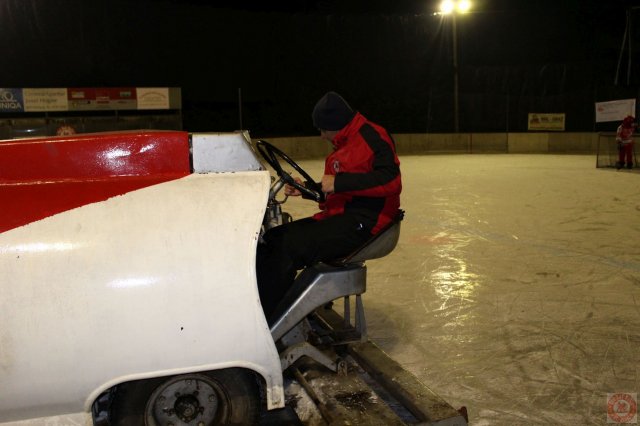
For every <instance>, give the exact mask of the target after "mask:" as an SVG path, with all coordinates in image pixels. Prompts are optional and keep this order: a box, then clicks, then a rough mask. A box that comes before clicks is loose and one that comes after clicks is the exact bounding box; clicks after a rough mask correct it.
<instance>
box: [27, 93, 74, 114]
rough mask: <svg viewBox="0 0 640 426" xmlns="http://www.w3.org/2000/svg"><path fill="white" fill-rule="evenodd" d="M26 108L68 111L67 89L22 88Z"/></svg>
mask: <svg viewBox="0 0 640 426" xmlns="http://www.w3.org/2000/svg"><path fill="white" fill-rule="evenodd" d="M22 98H23V101H24V110H25V111H26V112H37V111H68V110H69V103H68V102H67V89H66V88H64V87H63V88H55V89H22Z"/></svg>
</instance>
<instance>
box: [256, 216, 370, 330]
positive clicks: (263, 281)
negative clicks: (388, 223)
mask: <svg viewBox="0 0 640 426" xmlns="http://www.w3.org/2000/svg"><path fill="white" fill-rule="evenodd" d="M371 226H372V225H371V220H370V219H368V218H366V217H362V216H359V215H355V214H343V215H338V216H331V217H329V218H327V219H324V220H315V219H312V218H305V219H300V220H297V221H294V222H290V223H287V224H284V225H281V226H278V227H275V228H272V229H270V230H269V231H267V232H266V233H265V235H264V243H261V244H258V253H257V260H256V272H257V275H258V290H259V291H260V301H261V302H262V307H263V309H264V312H265V315H266V317H267V319H269V317H270V316H271V314H272V313H273V311H274V309H275V308H276V306H277V305H278V303H279V302H280V300H282V298H283V297H284V295H285V294H286V293H287V290H288V289H289V288H290V287H291V285H292V284H293V281H294V279H295V276H296V273H297V271H298V270H300V269H303V268H304V267H306V266H310V265H313V264H315V263H317V262H321V261H328V260H333V259H339V258H341V257H344V256H347V255H348V254H350V253H352V252H353V251H354V250H355V249H357V248H358V247H360V246H361V245H362V244H364V242H366V241H367V240H368V239H369V237H371V232H370V230H371Z"/></svg>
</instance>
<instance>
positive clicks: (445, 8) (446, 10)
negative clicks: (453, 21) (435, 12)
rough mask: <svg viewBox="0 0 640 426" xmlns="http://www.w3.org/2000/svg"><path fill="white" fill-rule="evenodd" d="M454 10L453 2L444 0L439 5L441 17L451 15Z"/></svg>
mask: <svg viewBox="0 0 640 426" xmlns="http://www.w3.org/2000/svg"><path fill="white" fill-rule="evenodd" d="M454 8H455V4H454V2H453V0H444V1H443V2H442V3H440V13H442V14H443V15H448V14H450V13H452V12H453V9H454Z"/></svg>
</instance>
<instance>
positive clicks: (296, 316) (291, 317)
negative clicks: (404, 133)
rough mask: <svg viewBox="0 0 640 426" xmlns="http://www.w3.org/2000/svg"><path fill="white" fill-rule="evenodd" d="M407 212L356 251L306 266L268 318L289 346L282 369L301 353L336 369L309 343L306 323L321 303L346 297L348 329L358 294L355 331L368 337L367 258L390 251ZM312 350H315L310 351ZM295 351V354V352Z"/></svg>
mask: <svg viewBox="0 0 640 426" xmlns="http://www.w3.org/2000/svg"><path fill="white" fill-rule="evenodd" d="M403 219H404V211H403V210H398V212H397V214H396V216H395V217H394V219H393V220H392V221H391V222H390V223H389V224H388V225H387V226H386V227H385V228H383V229H382V230H381V231H380V232H378V233H377V234H376V235H374V236H372V237H371V238H370V239H369V240H368V241H367V242H365V243H364V244H363V245H362V246H360V247H359V248H358V249H357V250H355V251H354V252H353V253H351V254H350V255H348V256H347V257H345V258H342V259H336V260H335V261H331V262H321V263H317V264H315V265H313V266H310V267H308V268H306V269H304V270H303V271H302V272H301V273H300V274H299V275H298V277H297V278H296V280H295V281H294V283H293V285H292V286H291V288H290V289H289V291H288V292H287V294H286V295H285V297H284V298H283V300H282V301H281V302H280V304H279V305H278V306H277V307H276V309H275V311H274V313H273V315H272V316H271V317H270V318H269V327H270V330H271V336H272V337H273V340H274V341H275V342H279V341H280V342H279V343H280V345H281V346H284V347H286V348H287V349H286V350H285V351H284V352H281V362H282V370H283V371H284V370H285V369H286V368H287V367H288V366H289V365H291V364H292V363H293V362H295V360H297V359H298V358H299V357H300V356H302V355H309V356H311V357H312V358H314V359H316V360H318V361H320V362H321V363H323V364H324V365H326V366H327V367H329V368H330V369H332V370H334V371H336V370H337V364H336V363H335V362H334V361H332V360H326V359H325V360H323V359H318V358H322V357H323V355H321V354H318V353H315V352H316V351H317V350H316V349H315V348H309V347H308V344H306V345H304V346H305V348H304V349H301V345H303V344H305V343H306V332H305V331H304V329H305V326H304V325H303V324H304V322H305V319H306V318H307V316H308V315H309V314H311V313H313V312H314V311H315V310H316V309H318V308H319V307H321V306H325V305H327V304H330V303H332V302H333V301H334V300H336V299H339V298H341V297H344V299H345V300H344V321H345V328H348V327H349V326H350V325H351V313H350V310H351V303H350V300H349V296H351V295H355V296H356V312H355V330H356V332H357V335H358V337H359V340H361V341H364V340H366V322H365V317H364V306H363V303H362V297H361V296H362V294H363V293H364V292H365V291H366V287H367V279H366V278H367V277H366V266H365V264H364V263H365V261H366V260H371V259H378V258H381V257H384V256H386V255H388V254H389V253H391V252H392V251H393V249H394V248H395V247H396V245H397V243H398V239H399V238H400V223H401V221H402V220H403ZM309 351H311V352H314V353H309ZM294 352H295V353H294Z"/></svg>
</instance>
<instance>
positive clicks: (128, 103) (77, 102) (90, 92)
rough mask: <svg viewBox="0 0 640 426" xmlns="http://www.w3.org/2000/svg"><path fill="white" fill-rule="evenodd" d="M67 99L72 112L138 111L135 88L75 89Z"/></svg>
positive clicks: (68, 91)
mask: <svg viewBox="0 0 640 426" xmlns="http://www.w3.org/2000/svg"><path fill="white" fill-rule="evenodd" d="M67 98H68V101H69V110H70V111H95V110H116V109H136V89H135V88H134V87H74V88H69V89H68V90H67Z"/></svg>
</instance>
